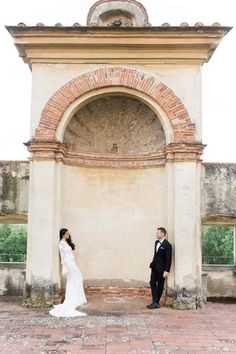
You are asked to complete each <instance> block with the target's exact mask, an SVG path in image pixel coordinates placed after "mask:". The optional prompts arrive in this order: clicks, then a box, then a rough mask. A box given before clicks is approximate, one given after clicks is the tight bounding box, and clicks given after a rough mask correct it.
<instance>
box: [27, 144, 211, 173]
mask: <svg viewBox="0 0 236 354" xmlns="http://www.w3.org/2000/svg"><path fill="white" fill-rule="evenodd" d="M25 145H26V146H27V147H28V150H29V151H30V152H31V158H30V160H31V161H42V160H54V161H57V162H59V161H61V162H63V163H64V164H65V165H72V166H81V167H105V168H151V167H158V166H165V164H166V162H171V163H173V162H191V161H195V162H197V161H201V155H202V153H203V150H204V147H205V146H204V145H202V144H187V143H180V144H170V145H168V146H167V147H166V148H165V149H160V150H159V151H157V152H156V153H150V154H148V153H146V154H137V155H116V154H114V155H101V154H81V153H78V152H73V151H70V150H68V149H67V146H66V145H65V144H63V143H59V142H34V141H32V142H28V143H26V144H25Z"/></svg>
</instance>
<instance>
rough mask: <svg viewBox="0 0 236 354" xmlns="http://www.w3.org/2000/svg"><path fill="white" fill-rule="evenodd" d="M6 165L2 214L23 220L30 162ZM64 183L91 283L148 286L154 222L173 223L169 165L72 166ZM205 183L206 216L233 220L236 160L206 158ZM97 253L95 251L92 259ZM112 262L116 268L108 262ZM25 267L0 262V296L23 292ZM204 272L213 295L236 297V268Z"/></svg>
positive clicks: (68, 216)
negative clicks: (169, 215) (223, 161)
mask: <svg viewBox="0 0 236 354" xmlns="http://www.w3.org/2000/svg"><path fill="white" fill-rule="evenodd" d="M0 167H1V170H0V183H1V184H0V185H1V189H0V206H1V209H0V210H1V216H0V220H1V222H15V221H17V222H20V221H21V222H22V220H23V219H24V220H26V215H27V209H28V203H27V201H28V179H29V165H28V163H27V162H20V161H18V162H16V161H5V162H1V163H0ZM62 181H63V183H62V187H61V188H62V191H63V193H62V194H63V195H64V196H63V207H62V210H61V223H62V224H63V225H61V226H64V225H65V226H67V225H75V226H74V228H72V229H71V233H72V235H73V239H74V240H75V242H76V244H77V245H78V247H77V250H76V258H77V262H78V264H79V265H80V267H81V270H82V272H83V274H84V277H85V279H87V281H86V283H87V285H89V284H90V283H91V281H92V283H93V285H94V284H95V283H96V282H97V285H99V282H100V280H102V282H103V284H104V282H106V280H105V279H104V274H106V277H105V278H106V279H114V284H113V285H116V284H120V283H121V280H122V282H123V283H124V284H125V283H126V282H127V283H132V284H133V285H134V286H135V285H141V284H142V285H144V284H145V282H144V280H147V279H148V277H149V270H148V267H147V264H148V262H149V260H150V257H151V253H152V246H153V237H154V233H155V226H156V225H157V224H158V225H159V224H166V222H167V221H166V212H165V208H166V204H165V203H166V198H165V193H166V173H165V170H164V169H162V168H157V169H149V170H145V169H141V170H125V169H120V170H119V169H90V168H76V167H69V166H66V167H64V173H63V178H62ZM75 186H76V188H75ZM201 188H202V192H201V194H202V200H201V210H202V222H203V223H221V224H227V223H228V224H235V219H236V203H235V200H236V197H235V190H236V164H215V163H204V164H203V167H202V187H201ZM72 191H73V192H72ZM159 203H161V208H160V204H159ZM42 207H43V206H42ZM147 215H149V216H148V217H147ZM144 216H145V217H144ZM101 225H102V228H101ZM104 225H105V228H104ZM132 225H133V227H132ZM135 225H139V227H138V228H137V227H135ZM127 230H131V232H130V231H129V232H127ZM55 242H57V240H54V243H55ZM143 244H145V249H144V248H143ZM114 245H115V247H114ZM94 250H96V252H94ZM97 250H99V251H97ZM91 253H92V254H94V253H96V256H93V257H91ZM121 257H122V263H120V259H121ZM114 260H115V263H116V264H117V267H110V268H109V267H107V264H109V262H112V263H113V264H114ZM97 264H99V267H96V265H97ZM130 264H132V265H133V266H132V268H130ZM24 267H25V265H19V267H18V266H14V265H9V266H6V265H1V266H0V269H1V272H0V273H1V277H0V294H13V293H14V294H22V287H23V278H24V275H23V273H22V271H23V268H24ZM19 268H20V269H19ZM206 271H207V273H208V276H207V296H208V297H236V293H235V289H236V275H235V270H234V269H233V268H232V269H231V268H226V267H224V269H223V268H222V269H221V268H219V267H218V268H217V267H213V268H211V267H209V268H208V269H207V270H206ZM121 273H122V276H120V275H121ZM88 275H89V277H88ZM88 278H89V279H88ZM95 279H96V282H95V283H94V280H95ZM108 282H109V280H108ZM108 284H110V282H109V283H108Z"/></svg>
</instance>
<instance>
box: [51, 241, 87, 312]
mask: <svg viewBox="0 0 236 354" xmlns="http://www.w3.org/2000/svg"><path fill="white" fill-rule="evenodd" d="M59 251H60V256H61V264H62V272H63V273H65V274H66V293H65V300H64V302H63V303H62V304H59V305H54V308H53V309H52V310H50V311H49V313H50V315H52V316H55V317H76V316H86V314H85V313H83V312H80V311H78V310H76V307H77V306H80V305H84V304H86V303H87V300H86V297H85V293H84V287H83V278H82V274H81V272H80V270H79V268H78V267H77V265H76V263H75V259H74V255H73V251H72V248H71V247H70V246H69V245H68V243H67V242H66V241H64V240H61V241H60V243H59Z"/></svg>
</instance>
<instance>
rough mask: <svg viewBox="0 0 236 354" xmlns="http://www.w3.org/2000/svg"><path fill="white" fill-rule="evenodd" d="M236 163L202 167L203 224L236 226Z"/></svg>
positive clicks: (209, 164) (209, 163) (211, 164)
mask: <svg viewBox="0 0 236 354" xmlns="http://www.w3.org/2000/svg"><path fill="white" fill-rule="evenodd" d="M235 200H236V163H211V162H208V163H204V164H203V165H202V186H201V219H202V224H221V225H227V224H228V225H234V224H236V203H235Z"/></svg>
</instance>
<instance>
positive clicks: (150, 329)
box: [0, 296, 236, 354]
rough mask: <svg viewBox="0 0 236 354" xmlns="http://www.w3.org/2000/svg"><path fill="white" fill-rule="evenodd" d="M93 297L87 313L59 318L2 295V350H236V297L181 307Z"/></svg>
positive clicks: (135, 353) (34, 353) (102, 353)
mask: <svg viewBox="0 0 236 354" xmlns="http://www.w3.org/2000/svg"><path fill="white" fill-rule="evenodd" d="M88 301H89V303H88V304H87V305H86V306H84V307H83V311H85V312H87V313H88V316H87V317H80V318H78V317H77V318H62V319H58V318H54V317H51V316H50V315H48V311H47V310H45V309H26V308H23V307H22V306H21V299H20V298H14V297H0V306H1V311H0V354H5V353H6V354H8V353H9V354H18V353H20V354H28V353H31V354H38V353H41V354H51V353H67V354H70V353H73V354H76V353H83V354H116V353H117V354H126V353H130V354H158V353H160V354H167V353H179V354H180V353H185V354H186V353H207V352H217V353H236V302H235V303H212V302H211V303H208V304H207V305H206V306H205V308H204V309H202V310H197V311H177V310H173V309H171V308H168V307H164V306H163V307H161V308H160V309H155V310H148V309H146V305H147V300H145V299H142V298H133V297H128V296H123V297H114V296H113V297H110V296H109V297H108V296H100V297H96V296H90V297H89V298H88Z"/></svg>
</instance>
